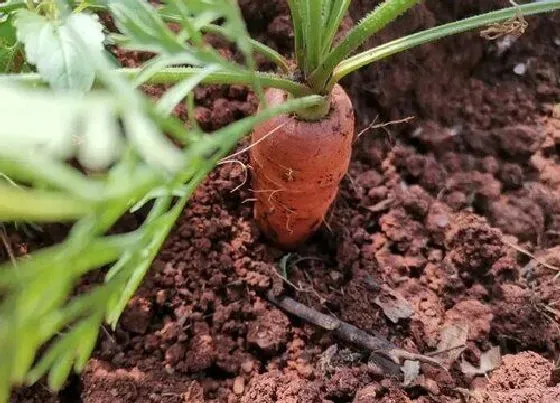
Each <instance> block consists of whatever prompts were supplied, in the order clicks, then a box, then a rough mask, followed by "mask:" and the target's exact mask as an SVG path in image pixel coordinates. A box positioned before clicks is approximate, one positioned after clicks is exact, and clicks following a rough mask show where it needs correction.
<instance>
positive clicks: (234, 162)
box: [218, 160, 253, 193]
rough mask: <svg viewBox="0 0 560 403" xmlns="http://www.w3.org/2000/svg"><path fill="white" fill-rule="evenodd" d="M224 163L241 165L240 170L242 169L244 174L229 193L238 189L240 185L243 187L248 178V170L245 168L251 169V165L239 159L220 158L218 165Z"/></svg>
mask: <svg viewBox="0 0 560 403" xmlns="http://www.w3.org/2000/svg"><path fill="white" fill-rule="evenodd" d="M224 164H239V165H240V166H241V170H242V171H243V174H244V177H243V181H242V182H241V183H240V184H239V185H237V186H236V187H235V188H234V189H233V190H232V191H231V192H230V193H235V192H237V191H238V190H239V189H241V187H243V186H244V185H245V184H246V183H247V180H248V179H249V170H248V169H247V168H250V169H253V167H252V166H251V165H249V164H244V163H243V162H241V161H239V160H226V161H224V160H221V161H220V162H218V165H224Z"/></svg>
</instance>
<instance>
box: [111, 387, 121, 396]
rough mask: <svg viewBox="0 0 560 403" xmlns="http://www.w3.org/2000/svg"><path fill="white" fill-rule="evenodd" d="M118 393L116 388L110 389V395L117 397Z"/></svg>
mask: <svg viewBox="0 0 560 403" xmlns="http://www.w3.org/2000/svg"><path fill="white" fill-rule="evenodd" d="M118 395H119V391H118V390H117V389H111V396H113V397H117V396H118Z"/></svg>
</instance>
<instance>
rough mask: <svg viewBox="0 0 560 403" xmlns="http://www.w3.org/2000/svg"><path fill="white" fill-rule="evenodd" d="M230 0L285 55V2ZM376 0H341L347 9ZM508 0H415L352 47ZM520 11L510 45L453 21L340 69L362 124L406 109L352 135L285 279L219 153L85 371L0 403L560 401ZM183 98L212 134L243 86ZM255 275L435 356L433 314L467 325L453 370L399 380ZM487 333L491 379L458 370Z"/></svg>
mask: <svg viewBox="0 0 560 403" xmlns="http://www.w3.org/2000/svg"><path fill="white" fill-rule="evenodd" d="M239 2H240V4H241V5H242V7H243V10H244V13H245V15H246V17H247V18H248V21H249V26H250V29H251V30H252V32H253V33H254V35H255V36H256V37H257V38H258V39H261V40H264V41H266V42H267V43H268V44H270V45H271V46H274V47H276V48H277V49H279V50H280V51H282V52H284V53H287V52H288V51H289V48H290V44H291V40H292V38H291V28H290V26H289V23H288V19H287V8H286V5H285V3H284V2H283V1H271V0H267V1H261V0H259V1H256V0H240V1H239ZM375 3H377V2H376V1H371V0H354V1H353V2H352V9H351V16H352V18H354V19H358V18H359V17H360V16H362V15H363V14H364V13H365V12H366V11H367V10H370V9H372V8H373V6H374V4H375ZM506 5H508V1H507V0H503V1H502V0H499V1H498V0H492V1H488V0H485V1H482V0H475V1H470V2H442V1H435V0H427V1H425V2H422V3H421V4H420V5H419V6H417V7H416V8H415V10H414V12H410V13H408V14H407V15H406V16H404V17H403V18H402V19H400V20H399V21H398V22H397V23H396V24H394V25H393V26H391V28H390V29H387V30H385V31H383V32H382V33H381V34H380V35H378V36H377V37H376V39H375V40H374V41H372V42H371V43H370V44H368V46H370V45H372V44H375V43H379V42H381V41H386V40H388V39H390V38H394V37H396V36H398V35H402V34H403V33H405V32H412V31H418V30H420V29H423V28H427V27H431V26H433V25H435V24H439V23H444V22H448V21H451V20H455V19H458V18H463V17H465V16H467V15H471V14H474V13H478V12H482V11H488V10H489V9H493V8H496V7H498V6H506ZM528 22H529V28H528V30H527V33H526V34H524V35H523V36H522V37H520V38H519V39H518V40H516V41H515V42H514V43H510V44H509V45H508V42H507V41H505V40H504V39H503V38H502V39H499V40H497V41H493V42H488V41H485V40H483V39H482V38H481V37H480V36H479V35H478V34H477V33H468V34H464V35H460V36H457V37H454V38H450V39H446V40H444V41H442V42H440V43H437V44H430V45H426V46H423V47H421V48H419V49H417V50H414V51H411V52H408V53H406V54H403V55H399V56H396V57H392V58H390V59H388V60H387V61H385V62H382V63H378V64H376V65H375V66H371V67H368V68H365V69H363V70H361V71H360V72H358V73H356V74H354V75H353V76H352V77H350V78H348V79H347V80H345V81H344V82H343V85H344V87H345V88H346V89H347V90H348V92H349V94H350V95H351V96H352V99H353V101H354V106H355V110H356V117H357V124H358V131H360V130H361V129H363V128H366V127H367V126H368V125H370V124H371V122H377V123H379V122H387V121H389V120H393V119H402V118H405V117H408V116H414V117H415V118H414V120H412V121H409V122H408V123H406V124H401V125H394V126H389V127H386V129H387V130H383V129H377V130H369V131H367V130H366V131H365V132H364V133H363V134H362V135H361V136H360V137H359V138H356V141H355V145H354V155H353V158H352V162H351V165H350V169H349V172H348V175H347V177H346V178H345V179H344V180H343V182H342V185H341V190H340V192H339V195H338V197H337V199H336V202H335V203H334V205H333V207H332V209H331V212H330V213H329V215H328V217H327V220H326V223H325V224H324V225H323V227H322V228H321V229H320V230H319V232H318V233H317V234H316V236H314V237H313V238H312V239H311V240H310V241H308V242H307V243H306V244H305V246H303V247H302V248H301V249H300V250H298V251H297V255H292V257H291V259H288V260H287V264H286V265H285V267H284V269H285V270H286V274H287V276H288V278H289V281H290V282H291V283H292V284H293V285H295V286H296V288H294V287H291V286H289V285H287V284H286V283H285V282H284V281H283V280H282V279H281V278H280V276H279V274H278V273H279V271H278V262H279V261H280V260H281V259H282V258H283V257H285V252H282V251H280V250H278V249H275V248H274V247H272V246H271V245H270V244H269V243H268V242H267V241H266V240H265V239H264V238H263V237H262V236H261V234H260V233H259V231H258V229H257V228H256V226H255V224H254V221H253V219H252V214H253V212H252V203H251V199H252V198H253V194H252V193H251V189H250V185H249V182H247V181H246V175H247V172H245V171H244V168H243V166H242V164H238V163H232V164H224V165H221V166H219V167H218V168H217V169H216V170H215V171H214V172H213V173H212V174H211V176H210V178H209V179H208V180H207V181H206V182H205V184H204V185H202V186H201V187H200V188H199V189H198V190H197V192H196V194H195V195H194V197H193V199H192V201H191V202H190V204H189V206H188V208H187V209H185V211H184V212H183V215H182V217H181V219H180V220H179V222H178V223H177V225H176V228H175V229H174V230H173V232H172V233H171V235H170V237H169V239H168V240H167V242H166V244H165V247H164V248H163V250H162V251H161V253H160V254H159V255H158V257H157V258H156V260H155V262H154V264H153V267H152V270H151V271H150V272H149V274H148V275H147V277H146V279H145V280H144V282H143V284H142V286H141V287H140V289H139V290H138V292H137V294H136V296H135V297H134V298H133V300H132V301H131V302H130V304H129V307H128V309H127V310H126V311H125V313H124V314H123V317H122V319H121V321H120V324H119V326H118V328H117V330H116V331H115V332H111V331H109V330H107V329H106V330H107V331H104V332H102V334H101V336H100V340H99V344H98V347H97V349H96V351H95V353H94V355H93V359H92V360H91V362H90V363H89V365H88V366H87V369H86V371H85V372H84V373H83V374H82V375H81V376H79V377H78V376H76V377H74V378H72V379H71V380H70V382H69V384H68V387H67V388H66V389H65V390H64V391H63V392H61V393H60V394H58V395H51V394H49V393H48V392H47V391H46V390H45V388H44V387H43V386H42V385H41V384H39V385H36V386H35V387H33V388H31V389H22V390H19V391H16V392H15V393H14V395H13V398H12V402H14V403H16V402H18V403H20V402H29V403H31V402H80V401H81V402H85V403H104V402H111V403H115V402H166V403H168V402H169V403H171V402H231V403H233V402H252V403H257V402H258V403H265V402H335V403H340V402H355V403H357V402H360V403H365V402H374V401H375V402H384V403H389V402H399V403H405V402H418V403H427V402H461V401H467V402H490V403H500V402H557V401H560V386H557V382H558V381H560V378H559V375H560V373H559V371H558V369H555V366H554V363H553V362H554V361H555V360H556V359H557V358H558V352H559V349H560V327H559V325H558V321H559V319H560V312H559V311H558V303H559V301H560V291H559V287H558V285H557V283H556V282H555V275H556V274H557V273H556V271H554V270H552V269H550V268H547V267H545V266H543V265H541V264H539V262H546V263H548V264H549V265H557V266H558V265H560V249H559V248H558V247H557V246H556V245H558V241H559V236H560V235H559V234H560V193H559V192H560V154H559V151H560V148H559V147H560V117H559V116H557V115H555V114H554V113H553V112H554V103H555V102H558V101H560V89H559V85H558V84H559V79H560V76H559V74H560V73H559V72H560V51H559V47H560V13H556V14H554V15H550V16H542V17H538V18H529V19H528ZM224 51H229V52H232V50H231V49H225V50H224ZM120 56H122V57H121V60H124V59H125V58H128V59H127V60H128V62H129V63H132V64H133V63H135V61H137V60H138V58H139V57H140V58H141V57H143V56H142V55H120ZM149 90H150V91H151V92H152V93H153V94H154V95H157V93H158V89H149ZM196 100H197V102H198V108H197V111H196V113H197V118H198V119H199V121H200V123H201V125H202V126H203V127H204V128H206V129H208V130H212V129H215V128H217V127H220V126H223V125H225V124H227V123H228V122H230V121H232V120H233V119H236V118H239V117H241V116H245V115H247V114H249V113H252V112H253V111H254V110H255V107H256V102H255V99H254V96H253V95H252V94H251V93H250V92H247V91H246V90H245V89H243V88H239V87H231V88H229V87H218V86H211V87H205V88H200V89H197V92H196ZM177 113H178V114H179V115H183V116H184V113H185V112H184V110H183V111H181V110H177ZM239 160H240V162H242V163H246V162H247V156H246V155H242V156H240V158H239ZM18 234H20V233H18ZM18 236H21V234H20V235H18ZM516 246H520V247H522V248H523V249H526V250H527V251H529V252H530V253H531V254H532V255H534V258H533V257H530V256H529V255H528V254H526V253H521V252H519V251H518V250H517V249H516ZM18 248H19V246H18ZM21 248H24V249H23V250H20V249H18V250H20V254H21V253H25V251H26V250H25V246H21ZM270 287H273V288H274V289H275V290H276V291H277V292H278V293H282V292H284V293H286V294H288V295H291V296H293V297H294V298H296V299H297V300H298V301H300V302H303V303H305V304H307V305H309V306H311V307H314V308H315V309H317V310H320V311H321V312H325V313H332V314H333V315H336V316H337V317H338V318H339V319H341V320H344V321H347V322H349V323H351V324H353V325H355V326H357V327H359V328H361V329H363V330H365V331H370V332H377V333H380V334H382V335H384V336H386V337H387V338H388V339H389V340H391V341H392V342H393V343H395V344H397V345H399V346H401V347H402V348H405V349H407V350H409V351H413V352H419V353H428V352H431V351H434V350H435V349H436V348H437V347H438V343H440V342H441V340H442V335H443V333H442V332H443V330H444V329H445V328H446V327H448V326H450V325H452V324H454V325H460V326H461V325H463V326H465V325H467V326H468V333H467V335H466V341H465V345H466V347H465V350H464V352H463V353H462V358H460V359H459V361H458V362H457V361H456V362H455V363H454V364H453V365H452V366H451V368H450V370H449V371H445V370H442V369H438V368H434V367H430V366H429V365H426V364H422V365H421V372H420V373H421V375H420V376H419V377H417V378H416V379H415V380H414V381H412V382H411V383H409V384H408V385H407V386H403V384H402V383H401V381H400V380H397V379H388V378H385V377H383V376H382V375H380V374H379V373H377V372H376V371H375V370H374V369H373V368H372V366H371V365H368V355H367V354H361V352H359V351H357V350H355V349H352V346H350V345H347V344H345V343H344V342H341V341H340V340H335V339H333V338H332V337H331V336H330V335H329V334H328V332H325V331H323V330H321V329H318V328H316V327H314V326H311V325H309V324H306V323H304V322H302V321H301V320H299V319H297V318H295V317H291V316H287V315H286V314H285V313H283V312H282V311H280V310H279V309H277V308H276V307H274V306H272V305H270V304H269V303H268V302H267V301H266V300H265V299H264V298H263V294H264V292H265V291H266V290H268V289H269V288H270ZM387 287H388V288H390V289H391V290H392V292H393V293H395V294H397V295H400V296H401V297H403V298H404V300H405V301H406V303H407V304H409V305H410V307H411V308H412V309H413V310H414V313H413V314H412V315H410V316H409V317H406V318H402V317H401V318H398V320H397V321H396V323H394V322H393V321H391V320H390V319H389V317H388V313H387V309H388V308H387V307H386V306H385V307H382V304H379V300H378V297H379V296H380V293H381V292H382V290H386V289H387ZM396 301H397V302H398V301H401V303H402V298H400V299H399V298H396ZM397 305H398V304H397ZM392 308H394V306H392ZM397 308H398V306H397ZM401 308H402V307H401ZM335 344H336V345H337V348H336V352H334V353H333V351H335V348H333V347H332V346H333V345H335ZM492 346H499V347H500V348H501V353H502V355H503V356H502V362H501V364H499V365H496V366H497V368H496V369H494V370H493V371H490V372H489V376H488V379H486V378H485V377H484V376H483V375H477V376H472V375H468V374H464V373H463V372H462V371H461V366H460V365H459V363H460V361H461V360H465V361H467V362H470V363H471V364H472V365H473V366H474V367H476V368H478V367H479V365H481V358H484V357H485V354H484V353H485V352H487V351H488V350H489V349H490V348H491V347H492Z"/></svg>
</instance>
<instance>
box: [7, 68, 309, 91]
mask: <svg viewBox="0 0 560 403" xmlns="http://www.w3.org/2000/svg"><path fill="white" fill-rule="evenodd" d="M116 71H117V72H118V73H119V74H122V75H124V76H125V77H127V78H129V79H133V78H134V77H136V76H137V75H138V74H139V73H140V72H141V69H118V70H116ZM198 73H200V69H198V68H194V67H193V68H191V67H170V68H166V69H163V70H161V71H159V72H157V73H156V74H154V75H153V76H152V77H150V79H149V80H148V81H147V83H149V84H174V83H177V82H179V81H182V80H184V79H186V78H189V77H192V76H194V75H196V74H198ZM256 75H257V78H258V79H259V80H260V82H261V84H262V86H263V87H265V88H278V89H282V90H285V91H288V92H289V93H291V94H293V95H294V96H297V97H302V96H307V95H313V94H314V92H313V90H312V89H311V88H309V87H308V86H306V85H304V84H300V83H298V82H296V81H294V80H292V79H290V78H284V77H282V76H280V75H278V74H274V73H264V72H257V73H256ZM2 81H5V82H8V83H14V82H19V83H21V84H26V85H31V86H37V85H42V84H43V83H44V82H43V80H42V79H41V76H40V75H39V74H37V73H23V74H0V84H1V83H2ZM253 81H254V80H253V76H252V74H251V73H250V72H220V71H217V72H214V73H212V74H209V75H208V76H207V77H205V78H204V80H202V84H241V85H247V86H251V85H253Z"/></svg>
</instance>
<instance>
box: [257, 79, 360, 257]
mask: <svg viewBox="0 0 560 403" xmlns="http://www.w3.org/2000/svg"><path fill="white" fill-rule="evenodd" d="M286 96H287V95H286V93H285V92H284V91H281V90H277V89H269V90H267V91H266V100H267V104H268V105H269V106H274V105H278V104H281V103H282V102H284V101H285V99H286ZM272 130H275V133H274V134H273V135H269V133H270V132H271V131H272ZM353 133H354V113H353V109H352V103H351V101H350V98H349V97H348V95H347V94H346V92H344V90H343V89H342V87H340V86H339V85H337V86H335V88H334V89H333V91H332V95H331V110H330V113H329V115H328V116H327V117H325V118H324V119H323V120H320V121H317V122H307V121H303V120H298V119H295V118H294V117H291V116H287V115H281V116H277V117H275V118H273V119H270V120H268V121H267V122H265V123H263V124H262V125H260V126H258V127H256V128H255V130H254V132H253V135H252V137H251V143H252V144H253V145H254V146H253V147H251V149H250V157H251V166H252V167H253V168H254V169H253V176H252V183H253V190H254V191H255V196H256V199H257V200H256V202H255V219H256V221H257V224H258V226H259V228H260V229H261V231H263V232H264V234H265V235H266V236H267V237H269V238H270V239H272V240H273V241H274V242H276V243H277V244H278V245H279V246H281V247H283V248H286V249H292V248H294V247H296V246H298V245H300V244H301V243H303V242H304V241H305V240H306V239H307V238H309V236H310V235H311V234H312V233H313V232H314V231H315V230H316V229H317V228H318V227H319V226H320V225H321V223H322V222H323V220H324V217H325V214H326V212H327V210H328V209H329V206H330V205H331V203H332V202H333V200H334V198H335V196H336V193H337V192H338V186H339V183H340V181H341V180H342V177H343V176H344V175H345V174H346V172H347V171H348V164H349V163H350V154H351V148H352V137H353ZM265 137H266V138H265ZM271 192H273V195H272V196H271Z"/></svg>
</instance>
